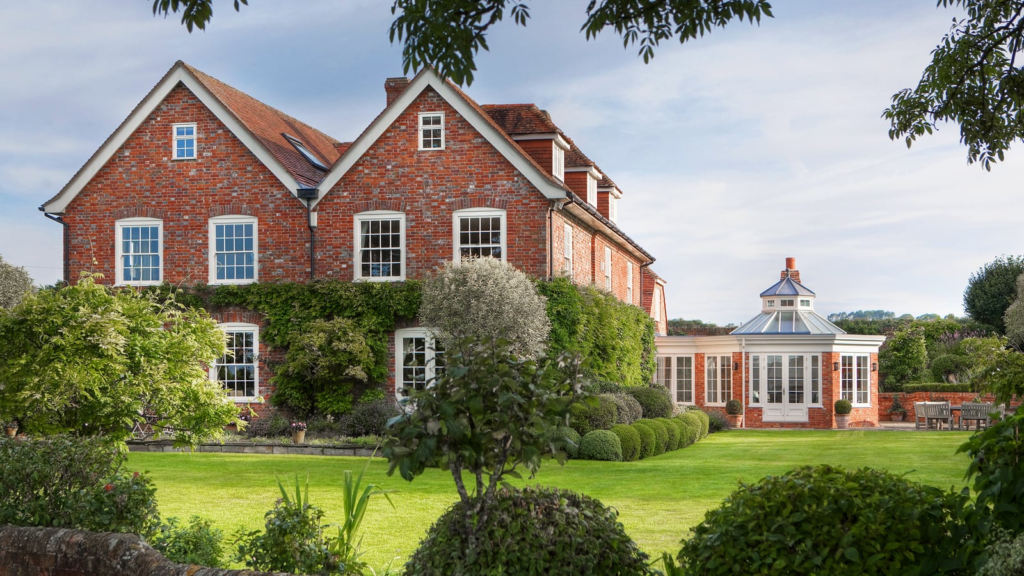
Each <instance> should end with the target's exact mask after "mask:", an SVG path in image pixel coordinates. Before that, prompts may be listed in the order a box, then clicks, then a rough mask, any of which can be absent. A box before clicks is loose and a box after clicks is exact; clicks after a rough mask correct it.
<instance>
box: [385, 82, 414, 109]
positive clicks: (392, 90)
mask: <svg viewBox="0 0 1024 576" xmlns="http://www.w3.org/2000/svg"><path fill="white" fill-rule="evenodd" d="M408 86H409V79H408V78H406V77H405V76H400V77H398V78H388V79H387V80H385V81H384V91H385V92H387V94H388V103H387V105H388V106H390V105H391V103H392V102H394V101H395V98H398V97H399V96H400V95H401V94H402V92H405V89H406V87H408Z"/></svg>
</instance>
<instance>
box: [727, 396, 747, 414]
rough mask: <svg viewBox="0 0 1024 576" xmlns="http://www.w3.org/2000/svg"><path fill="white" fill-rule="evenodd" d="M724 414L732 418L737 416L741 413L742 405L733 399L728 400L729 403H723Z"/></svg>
mask: <svg viewBox="0 0 1024 576" xmlns="http://www.w3.org/2000/svg"><path fill="white" fill-rule="evenodd" d="M725 413H726V414H730V415H732V416H739V415H740V414H742V413H743V403H741V402H740V401H739V400H737V399H735V398H730V399H729V401H728V402H726V403H725Z"/></svg>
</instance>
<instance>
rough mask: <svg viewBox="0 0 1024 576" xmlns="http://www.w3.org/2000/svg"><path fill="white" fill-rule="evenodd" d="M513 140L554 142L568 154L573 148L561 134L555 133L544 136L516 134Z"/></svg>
mask: <svg viewBox="0 0 1024 576" xmlns="http://www.w3.org/2000/svg"><path fill="white" fill-rule="evenodd" d="M512 139H513V140H515V141H516V142H518V141H520V140H554V141H555V146H558V147H559V148H561V149H562V150H565V151H566V152H568V151H569V149H570V148H572V146H570V145H569V143H568V142H566V141H565V138H562V135H561V134H556V133H555V132H547V133H544V134H516V135H515V136H512Z"/></svg>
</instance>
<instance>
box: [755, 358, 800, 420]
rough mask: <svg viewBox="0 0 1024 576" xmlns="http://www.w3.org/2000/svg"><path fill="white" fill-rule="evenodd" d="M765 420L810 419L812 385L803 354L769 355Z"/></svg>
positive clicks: (762, 418)
mask: <svg viewBox="0 0 1024 576" xmlns="http://www.w3.org/2000/svg"><path fill="white" fill-rule="evenodd" d="M764 358H765V403H764V412H763V414H762V417H761V420H762V421H764V422H807V400H808V390H807V388H808V386H807V378H806V370H805V368H806V366H805V362H806V357H805V356H804V355H803V354H769V355H766V356H765V357H764Z"/></svg>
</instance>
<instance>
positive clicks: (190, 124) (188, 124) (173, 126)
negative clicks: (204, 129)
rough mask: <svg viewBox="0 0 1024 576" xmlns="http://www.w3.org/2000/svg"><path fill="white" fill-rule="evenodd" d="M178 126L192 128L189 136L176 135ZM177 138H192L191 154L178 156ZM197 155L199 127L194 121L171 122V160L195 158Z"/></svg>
mask: <svg viewBox="0 0 1024 576" xmlns="http://www.w3.org/2000/svg"><path fill="white" fill-rule="evenodd" d="M178 128H192V136H191V138H190V137H188V136H178ZM178 140H192V156H178ZM198 157H199V129H198V128H197V127H196V123H195V122H182V123H180V124H171V160H195V159H196V158H198Z"/></svg>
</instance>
